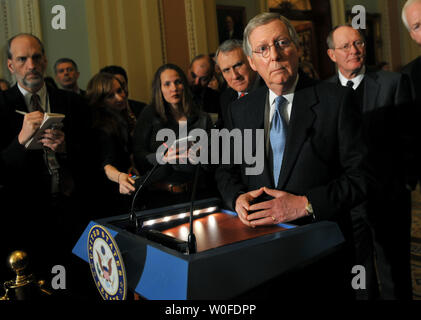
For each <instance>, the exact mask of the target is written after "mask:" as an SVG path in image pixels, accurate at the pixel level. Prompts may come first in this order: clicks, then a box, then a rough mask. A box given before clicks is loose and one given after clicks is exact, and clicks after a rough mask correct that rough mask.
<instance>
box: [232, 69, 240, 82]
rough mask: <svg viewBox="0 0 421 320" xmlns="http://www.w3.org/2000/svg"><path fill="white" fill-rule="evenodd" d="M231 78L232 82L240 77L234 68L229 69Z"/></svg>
mask: <svg viewBox="0 0 421 320" xmlns="http://www.w3.org/2000/svg"><path fill="white" fill-rule="evenodd" d="M231 76H232V78H233V79H234V80H236V79H238V78H239V77H240V73H239V72H238V71H237V70H236V69H235V68H232V69H231Z"/></svg>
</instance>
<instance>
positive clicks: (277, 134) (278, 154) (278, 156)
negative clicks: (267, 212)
mask: <svg viewBox="0 0 421 320" xmlns="http://www.w3.org/2000/svg"><path fill="white" fill-rule="evenodd" d="M286 102H287V100H286V99H285V98H284V97H283V96H279V97H277V98H276V100H275V103H276V107H275V113H274V114H273V118H272V126H271V128H270V145H271V147H272V154H273V179H274V181H275V187H277V186H278V179H279V174H280V172H281V166H282V159H283V157H284V150H285V142H286V129H287V125H286V123H285V120H284V118H283V117H282V108H284V107H285V106H286V105H287V104H286Z"/></svg>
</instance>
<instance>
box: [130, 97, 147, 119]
mask: <svg viewBox="0 0 421 320" xmlns="http://www.w3.org/2000/svg"><path fill="white" fill-rule="evenodd" d="M129 105H130V109H132V111H133V113H134V115H135V116H136V118H137V119H138V118H139V116H140V114H141V113H142V111H143V109H144V108H145V107H146V103H144V102H140V101H136V100H131V99H129Z"/></svg>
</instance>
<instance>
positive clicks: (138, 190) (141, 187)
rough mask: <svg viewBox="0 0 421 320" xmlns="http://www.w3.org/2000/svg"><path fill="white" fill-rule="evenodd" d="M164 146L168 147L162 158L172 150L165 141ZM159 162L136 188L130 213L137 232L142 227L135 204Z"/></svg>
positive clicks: (130, 218) (130, 219)
mask: <svg viewBox="0 0 421 320" xmlns="http://www.w3.org/2000/svg"><path fill="white" fill-rule="evenodd" d="M164 146H165V147H166V149H165V151H164V154H163V155H162V158H164V157H165V156H166V155H167V153H168V151H169V150H170V148H169V147H168V146H167V145H166V144H165V143H164ZM159 164H160V163H159V162H156V163H155V164H154V166H153V167H152V169H151V170H149V172H148V174H147V175H146V177H145V179H143V182H142V183H141V184H140V185H139V187H138V188H137V190H136V192H135V194H134V196H133V199H132V205H131V208H130V213H129V221H130V222H131V223H132V224H134V228H135V229H134V231H135V233H137V232H138V231H139V229H140V228H141V227H142V226H141V225H140V224H139V220H137V217H136V212H135V209H134V205H135V203H136V199H137V196H138V194H139V192H140V190H142V189H143V187H144V186H145V185H146V183H147V182H148V181H149V179H150V177H151V176H152V174H153V173H154V172H155V171H156V169H157V168H158V166H159Z"/></svg>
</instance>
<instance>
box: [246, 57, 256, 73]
mask: <svg viewBox="0 0 421 320" xmlns="http://www.w3.org/2000/svg"><path fill="white" fill-rule="evenodd" d="M247 60H248V61H249V65H250V68H252V69H253V70H254V71H256V72H257V69H256V66H255V65H254V62H253V59H252V58H251V57H249V56H247Z"/></svg>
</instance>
